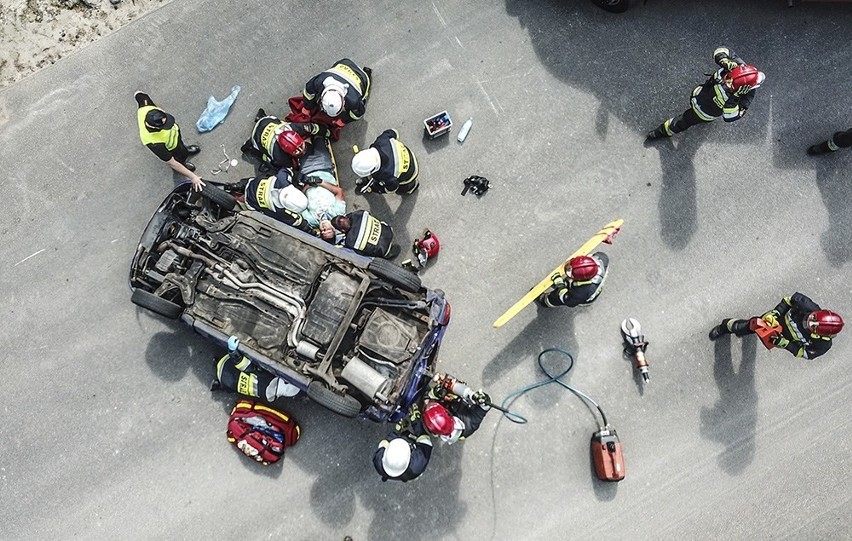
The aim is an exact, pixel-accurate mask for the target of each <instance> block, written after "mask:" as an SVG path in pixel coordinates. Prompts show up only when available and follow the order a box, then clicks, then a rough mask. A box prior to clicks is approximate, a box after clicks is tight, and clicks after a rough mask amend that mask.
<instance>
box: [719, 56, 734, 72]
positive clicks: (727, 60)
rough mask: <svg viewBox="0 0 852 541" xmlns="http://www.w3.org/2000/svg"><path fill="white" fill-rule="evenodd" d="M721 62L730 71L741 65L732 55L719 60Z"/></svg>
mask: <svg viewBox="0 0 852 541" xmlns="http://www.w3.org/2000/svg"><path fill="white" fill-rule="evenodd" d="M719 64H720V65H721V66H722V67H723V68H725V69H726V70H728V71H731V70H732V69H734V68H736V67H737V66H739V64H737V62H736V61H735V60H732V59H731V58H730V57H729V58H723V59H721V60H719Z"/></svg>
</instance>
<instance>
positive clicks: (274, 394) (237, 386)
mask: <svg viewBox="0 0 852 541" xmlns="http://www.w3.org/2000/svg"><path fill="white" fill-rule="evenodd" d="M239 345H240V341H239V339H238V338H237V337H236V336H232V337H230V338H229V339H228V353H227V354H226V355H225V356H223V357H222V358H221V359H219V362H218V363H216V379H214V380H213V382H212V383H211V384H210V390H211V391H217V390H219V389H222V388H224V389H228V390H231V391H236V392H237V393H238V394H241V395H244V396H250V397H252V398H260V399H261V400H265V401H267V402H272V401H274V400H275V399H276V398H281V397H285V396H286V397H290V396H296V395H297V394H299V388H298V387H296V386H295V385H293V384H291V383H289V382H287V381H284V380H283V379H281V378H280V377H278V376H273V375H272V374H270V373H269V372H267V371H266V370H264V369H263V368H261V367H259V366H257V365H256V364H252V362H251V361H250V360H249V359H248V358H247V357H245V356H243V354H242V353H240V352H239V351H237V348H238V347H239Z"/></svg>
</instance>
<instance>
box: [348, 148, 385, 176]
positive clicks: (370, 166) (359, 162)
mask: <svg viewBox="0 0 852 541" xmlns="http://www.w3.org/2000/svg"><path fill="white" fill-rule="evenodd" d="M381 166H382V158H381V157H380V156H379V151H378V150H376V149H375V148H373V147H370V148H365V149H364V150H362V151H361V152H359V153H358V154H355V156H353V157H352V171H354V172H355V174H356V175H358V176H359V177H361V178H363V177H369V176H370V175H372V174H373V173H375V172H376V171H378V170H379V167H381Z"/></svg>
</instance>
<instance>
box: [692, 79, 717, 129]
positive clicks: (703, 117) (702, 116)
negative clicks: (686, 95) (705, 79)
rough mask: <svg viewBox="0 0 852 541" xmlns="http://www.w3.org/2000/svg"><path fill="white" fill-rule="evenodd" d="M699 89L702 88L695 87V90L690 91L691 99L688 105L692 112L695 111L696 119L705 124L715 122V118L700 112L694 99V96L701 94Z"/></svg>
mask: <svg viewBox="0 0 852 541" xmlns="http://www.w3.org/2000/svg"><path fill="white" fill-rule="evenodd" d="M701 89H702V87H700V86H696V87H695V90H693V91H692V99H691V100H690V103H691V104H692V110H693V111H695V114H696V115H698V118H700V119H701V120H703V121H705V122H710V121H713V120H716V117H715V116H711V115H708V114H707V113H705V112H704V111H702V110H701V107H700V106H699V105H698V99H696V96H698V94H700V93H701Z"/></svg>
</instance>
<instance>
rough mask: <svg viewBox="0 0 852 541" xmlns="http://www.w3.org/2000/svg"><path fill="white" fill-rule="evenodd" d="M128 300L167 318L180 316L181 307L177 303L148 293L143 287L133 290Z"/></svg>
mask: <svg viewBox="0 0 852 541" xmlns="http://www.w3.org/2000/svg"><path fill="white" fill-rule="evenodd" d="M130 302H132V303H133V304H135V305H136V306H141V307H142V308H147V309H148V310H150V311H152V312H154V313H155V314H160V315H161V316H163V317H167V318H169V319H177V318H179V317H180V314H181V312H183V307H181V306H180V305H179V304H175V303H173V302H172V301H167V300H166V299H164V298H162V297H158V296H156V295H154V294H153V293H148V292H147V291H145V290H144V289H139V288H136V289H135V290H134V291H133V295H131V296H130Z"/></svg>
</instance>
